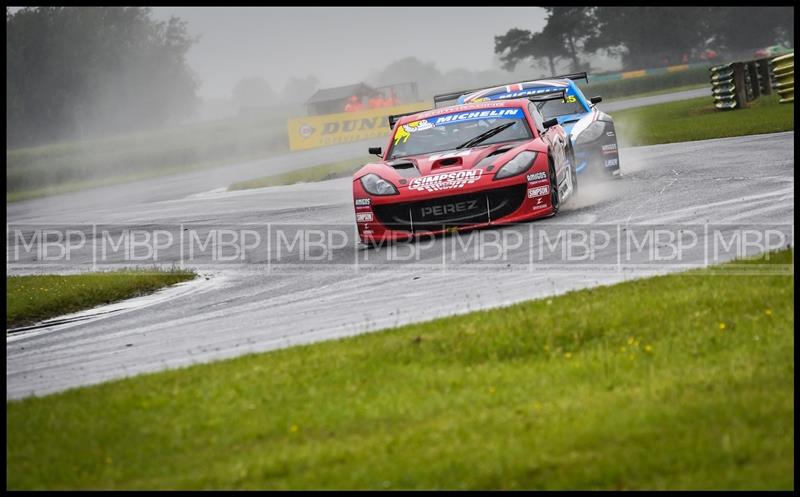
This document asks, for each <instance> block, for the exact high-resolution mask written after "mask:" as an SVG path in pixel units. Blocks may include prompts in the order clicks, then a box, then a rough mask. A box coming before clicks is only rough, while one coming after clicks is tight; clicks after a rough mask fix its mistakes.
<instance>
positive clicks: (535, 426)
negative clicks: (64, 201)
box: [6, 251, 794, 489]
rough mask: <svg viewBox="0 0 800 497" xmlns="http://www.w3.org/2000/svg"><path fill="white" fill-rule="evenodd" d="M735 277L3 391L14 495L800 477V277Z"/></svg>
mask: <svg viewBox="0 0 800 497" xmlns="http://www.w3.org/2000/svg"><path fill="white" fill-rule="evenodd" d="M792 261H793V253H792V252H791V251H783V252H779V253H773V254H771V255H770V256H769V258H768V261H763V260H762V261H752V262H758V263H759V264H765V263H768V264H771V265H774V266H769V267H772V268H784V269H785V268H786V267H787V266H785V265H788V264H790V263H792ZM752 262H751V263H752ZM779 265H780V266H779ZM726 267H730V266H722V267H721V268H720V269H719V270H716V271H708V270H705V271H693V272H687V273H682V274H673V275H668V276H663V277H656V278H651V279H641V280H635V281H630V282H626V283H623V284H619V285H615V286H610V287H601V288H595V289H587V290H582V291H576V292H571V293H568V294H566V295H563V296H559V297H553V298H548V299H544V300H538V301H529V302H524V303H520V304H517V305H512V306H510V307H506V308H503V309H494V310H488V311H482V312H473V313H470V314H467V315H462V316H459V317H450V318H443V319H438V320H435V321H430V322H426V323H421V324H415V325H409V326H404V327H401V328H398V329H392V330H386V331H383V332H381V333H373V334H366V335H361V336H357V337H352V338H347V339H342V340H337V341H330V342H323V343H317V344H313V345H309V346H302V347H294V348H290V349H285V350H281V351H275V352H271V353H265V354H258V355H249V356H245V357H240V358H237V359H233V360H227V361H222V362H216V363H212V364H207V365H198V366H192V367H189V368H184V369H180V370H174V371H167V372H161V373H156V374H150V375H145V376H139V377H135V378H130V379H125V380H121V381H115V382H111V383H106V384H102V385H98V386H92V387H86V388H80V389H75V390H71V391H67V392H63V393H59V394H55V395H50V396H46V397H43V398H29V399H24V400H21V401H12V402H8V403H7V407H6V414H7V425H6V426H7V428H6V431H7V437H8V439H7V442H6V447H7V449H6V450H7V462H6V470H7V475H8V476H7V478H8V480H7V488H9V489H77V488H80V489H123V488H125V489H183V488H186V489H198V488H216V489H219V488H226V489H227V488H242V489H248V488H268V489H281V488H295V489H296V488H313V489H348V488H377V489H384V488H387V489H395V488H426V489H451V488H452V489H458V488H468V489H520V488H524V489H569V488H572V489H793V488H794V476H793V475H794V331H793V330H794V321H793V312H794V305H793V297H794V285H793V278H792V275H791V274H789V273H791V272H793V271H787V272H785V273H784V275H780V274H775V273H774V272H773V273H772V274H771V275H768V274H750V275H746V276H745V275H742V274H736V273H732V272H730V271H725V268H726ZM748 267H750V266H748ZM789 268H790V269H792V270H793V266H790V267H789ZM421 305H424V303H421Z"/></svg>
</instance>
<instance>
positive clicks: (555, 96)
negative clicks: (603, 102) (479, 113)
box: [389, 88, 567, 129]
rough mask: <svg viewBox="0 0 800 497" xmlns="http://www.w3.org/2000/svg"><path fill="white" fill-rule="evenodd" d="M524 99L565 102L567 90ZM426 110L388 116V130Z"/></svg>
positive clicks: (529, 96)
mask: <svg viewBox="0 0 800 497" xmlns="http://www.w3.org/2000/svg"><path fill="white" fill-rule="evenodd" d="M459 96H460V95H459ZM526 98H527V99H528V100H530V101H531V102H542V101H544V100H565V99H566V98H567V90H566V89H563V88H562V89H559V90H555V91H549V92H547V93H539V94H536V95H528V96H527V97H526ZM428 110H431V109H425V110H416V111H414V112H406V113H404V114H395V115H393V116H389V128H390V129H394V125H395V123H397V120H398V119H400V118H401V117H405V116H412V115H414V114H419V113H420V112H427V111H428Z"/></svg>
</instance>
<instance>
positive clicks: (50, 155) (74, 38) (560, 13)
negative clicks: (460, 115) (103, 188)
mask: <svg viewBox="0 0 800 497" xmlns="http://www.w3.org/2000/svg"><path fill="white" fill-rule="evenodd" d="M773 44H783V45H785V46H788V47H793V46H794V9H793V8H792V7H726V8H720V7H492V8H478V7H459V8H439V7H432V8H422V7H412V8H400V7H392V8H388V7H380V8H378V7H330V8H323V7H302V8H290V7H230V8H228V7H225V8H223V7H155V8H145V7H25V8H20V7H7V8H6V158H7V161H6V162H7V166H6V179H7V190H6V191H7V199H8V198H9V196H8V195H9V193H10V192H18V193H20V195H22V196H21V197H17V198H27V197H25V196H26V195H31V196H37V195H42V194H51V193H54V192H59V191H62V190H64V189H65V188H66V189H67V190H69V189H79V188H82V187H88V186H92V185H96V184H97V181H101V182H103V181H105V182H108V181H110V179H109V178H112V177H122V176H124V177H125V178H127V179H137V178H139V177H142V175H155V174H165V173H166V172H170V171H179V170H185V169H187V168H200V167H215V166H217V165H224V164H230V163H233V162H234V161H242V160H248V159H254V158H260V157H265V156H267V155H270V154H276V153H284V152H287V151H288V145H287V141H288V138H287V132H286V120H287V118H288V117H292V116H302V115H306V108H305V106H304V102H305V101H306V100H307V99H308V98H309V97H310V96H311V95H313V94H314V93H315V92H316V91H317V90H319V89H324V88H330V87H335V86H344V85H352V84H356V83H361V82H363V83H366V84H368V85H372V86H374V87H380V86H386V85H392V84H398V83H405V82H409V81H412V82H416V83H417V85H418V88H419V96H420V99H421V100H427V99H429V98H430V97H431V96H432V95H433V94H435V93H443V92H447V91H455V90H460V89H470V88H476V87H481V86H489V85H494V84H498V83H506V82H513V81H522V80H529V79H535V78H539V77H545V76H551V75H553V73H566V72H574V71H583V70H585V71H588V72H589V73H590V84H591V75H592V74H598V73H602V72H605V71H612V72H613V71H621V70H638V69H645V68H657V67H664V66H669V65H676V64H678V65H680V64H683V65H685V64H699V63H703V64H705V66H703V67H699V68H695V70H694V72H692V71H686V72H683V73H676V74H674V75H669V76H668V77H662V78H661V79H660V81H661V83H660V84H663V85H672V86H680V85H686V84H690V83H694V84H697V83H700V82H707V81H708V72H707V68H708V66H710V65H712V64H717V63H723V62H729V61H732V60H748V59H753V58H755V55H754V54H755V51H756V50H758V49H763V48H764V47H767V46H770V45H773ZM670 78H672V79H670ZM647 80H648V78H637V79H636V80H630V81H625V82H618V83H614V84H613V86H605V87H602V90H603V94H604V95H605V96H607V97H608V96H612V97H613V96H618V97H619V96H623V97H624V96H625V95H629V94H632V93H634V92H636V91H639V92H641V91H648V90H651V89H653V88H649V87H648V84H647ZM621 83H626V84H628V85H627V86H626V85H625V84H621ZM613 92H616V95H615V94H614V93H613ZM403 103H408V102H403ZM115 181H116V180H115Z"/></svg>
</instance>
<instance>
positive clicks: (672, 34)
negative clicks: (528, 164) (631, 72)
mask: <svg viewBox="0 0 800 497" xmlns="http://www.w3.org/2000/svg"><path fill="white" fill-rule="evenodd" d="M545 11H546V12H547V23H546V25H545V26H544V28H543V29H542V30H541V31H539V32H531V31H530V30H525V29H519V28H514V29H511V30H509V31H508V32H506V33H505V34H502V35H499V36H496V37H495V53H496V54H498V55H499V56H500V60H501V61H502V63H503V67H504V68H505V69H506V70H513V69H514V68H515V67H516V66H517V64H519V63H521V62H523V61H530V62H533V63H534V64H537V65H540V66H543V67H547V68H548V69H549V71H550V73H551V74H555V73H557V72H558V71H557V70H556V65H557V64H559V63H564V62H566V63H567V65H568V67H569V68H570V70H571V71H580V70H584V69H589V65H588V63H587V62H586V61H584V59H583V58H582V57H581V56H582V55H589V54H592V53H595V52H597V51H600V50H604V51H606V52H607V53H608V54H610V55H614V56H618V57H619V58H620V60H621V62H622V65H623V67H624V68H625V69H642V68H646V67H658V66H662V65H665V64H678V63H682V62H687V61H691V60H697V59H703V56H705V57H707V56H708V54H709V53H711V52H712V51H713V52H717V53H727V54H737V56H738V54H741V53H744V52H745V51H747V50H751V49H753V48H760V47H765V46H769V45H772V44H775V43H784V44H789V46H793V45H794V8H793V7H545Z"/></svg>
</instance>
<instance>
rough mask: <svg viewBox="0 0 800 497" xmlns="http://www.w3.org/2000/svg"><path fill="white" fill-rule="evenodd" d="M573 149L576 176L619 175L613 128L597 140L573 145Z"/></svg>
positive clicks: (617, 150)
mask: <svg viewBox="0 0 800 497" xmlns="http://www.w3.org/2000/svg"><path fill="white" fill-rule="evenodd" d="M573 149H574V150H575V162H576V164H575V172H577V173H578V174H584V175H587V176H589V175H601V174H605V175H608V176H613V175H616V174H618V173H619V149H618V147H617V136H616V132H615V131H614V128H613V126H611V128H610V129H609V130H607V131H606V133H604V134H603V135H602V136H600V138H598V139H597V140H594V141H591V142H587V143H581V144H577V143H574V144H573Z"/></svg>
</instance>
